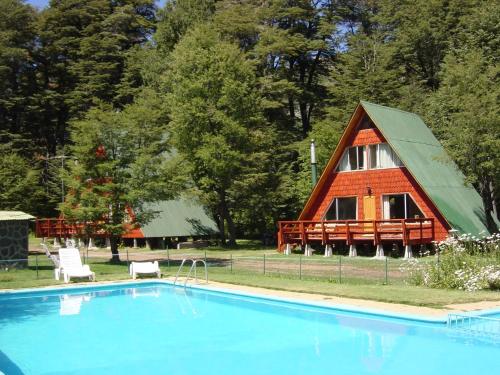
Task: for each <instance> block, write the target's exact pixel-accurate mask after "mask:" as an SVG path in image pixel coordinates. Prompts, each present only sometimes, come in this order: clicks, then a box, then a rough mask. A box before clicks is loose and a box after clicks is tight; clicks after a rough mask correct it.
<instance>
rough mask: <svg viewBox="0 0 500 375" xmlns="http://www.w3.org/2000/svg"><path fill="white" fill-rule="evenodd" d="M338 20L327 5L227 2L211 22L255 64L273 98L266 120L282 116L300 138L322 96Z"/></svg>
mask: <svg viewBox="0 0 500 375" xmlns="http://www.w3.org/2000/svg"><path fill="white" fill-rule="evenodd" d="M233 20H236V22H233ZM336 20H337V18H336V16H335V14H334V8H333V7H332V6H331V4H330V2H328V1H317V0H315V1H312V0H294V1H285V0H271V1H263V0H245V1H235V0H226V1H223V2H222V3H220V4H219V12H218V14H217V15H216V17H215V23H216V25H217V27H218V29H219V30H220V31H221V32H222V33H223V34H224V35H227V36H230V37H232V38H234V39H235V40H236V41H238V43H239V45H240V46H241V47H242V48H244V49H245V50H248V51H249V52H250V55H251V56H254V58H255V59H256V60H257V61H258V62H259V75H261V76H262V77H265V79H263V83H266V86H264V87H267V90H269V93H268V95H269V97H270V98H272V99H274V100H273V102H274V106H272V107H270V108H269V111H268V112H269V113H268V116H270V118H275V119H279V118H280V117H282V116H283V115H285V117H284V118H282V120H284V121H285V123H286V126H287V127H288V128H289V129H290V130H292V133H293V132H295V131H298V132H299V134H300V136H299V137H300V138H304V137H306V136H307V134H308V132H309V131H310V130H311V123H312V118H313V116H314V115H315V114H319V113H320V111H319V110H320V109H321V105H322V100H323V99H324V97H325V94H326V92H325V90H324V87H323V85H322V81H321V76H322V75H323V74H324V73H325V72H326V68H327V66H328V64H329V63H330V62H331V61H332V59H333V57H334V56H335V52H336V47H337V40H336V33H335V29H336ZM277 105H278V109H279V111H278V113H277V111H276V109H277V108H276V106H277ZM273 109H274V110H273ZM283 111H284V112H283ZM279 112H282V114H280V113H279Z"/></svg>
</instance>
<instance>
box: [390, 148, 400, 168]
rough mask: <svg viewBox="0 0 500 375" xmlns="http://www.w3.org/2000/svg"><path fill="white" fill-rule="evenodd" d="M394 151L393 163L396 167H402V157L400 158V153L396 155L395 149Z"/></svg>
mask: <svg viewBox="0 0 500 375" xmlns="http://www.w3.org/2000/svg"><path fill="white" fill-rule="evenodd" d="M391 151H392V164H393V166H394V167H401V166H402V165H403V163H402V162H401V159H399V157H398V155H396V153H395V152H394V150H391Z"/></svg>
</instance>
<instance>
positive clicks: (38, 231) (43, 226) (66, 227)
mask: <svg viewBox="0 0 500 375" xmlns="http://www.w3.org/2000/svg"><path fill="white" fill-rule="evenodd" d="M88 233H92V236H93V237H106V236H107V234H106V233H105V232H104V231H103V230H101V229H99V225H98V224H95V223H79V222H71V221H67V220H65V219H36V222H35V235H36V237H38V238H42V237H59V238H71V237H83V236H85V235H87V234H88Z"/></svg>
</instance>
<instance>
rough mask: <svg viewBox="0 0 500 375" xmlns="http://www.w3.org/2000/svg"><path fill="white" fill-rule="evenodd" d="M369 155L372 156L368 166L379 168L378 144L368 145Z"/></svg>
mask: <svg viewBox="0 0 500 375" xmlns="http://www.w3.org/2000/svg"><path fill="white" fill-rule="evenodd" d="M368 154H369V155H368V157H369V158H370V164H369V166H368V168H370V169H373V168H377V145H370V146H368Z"/></svg>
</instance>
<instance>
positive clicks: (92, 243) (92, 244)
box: [87, 237, 96, 249]
mask: <svg viewBox="0 0 500 375" xmlns="http://www.w3.org/2000/svg"><path fill="white" fill-rule="evenodd" d="M87 248H88V249H96V247H95V245H94V239H93V238H92V237H89V246H88V247H87Z"/></svg>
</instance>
